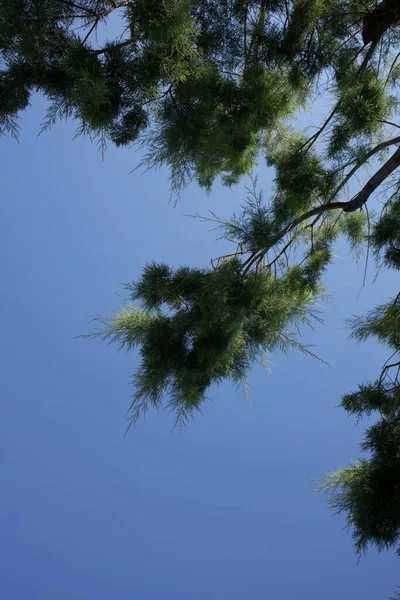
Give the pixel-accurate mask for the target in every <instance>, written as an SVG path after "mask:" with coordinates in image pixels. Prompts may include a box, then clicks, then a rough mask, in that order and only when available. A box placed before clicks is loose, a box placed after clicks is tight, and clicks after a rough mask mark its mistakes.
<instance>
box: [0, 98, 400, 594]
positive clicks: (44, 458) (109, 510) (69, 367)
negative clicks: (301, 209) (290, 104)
mask: <svg viewBox="0 0 400 600" xmlns="http://www.w3.org/2000/svg"><path fill="white" fill-rule="evenodd" d="M43 110H44V107H43V103H42V102H41V100H40V99H36V101H35V102H34V104H33V107H32V108H31V109H30V110H29V111H28V112H27V113H26V114H25V115H24V117H23V119H22V123H21V124H22V127H23V131H22V135H21V139H20V144H19V145H18V144H16V143H15V142H13V141H11V140H9V139H4V138H3V139H2V140H1V141H0V143H1V162H2V195H1V199H0V213H1V216H0V223H1V224H0V227H1V238H0V244H1V256H2V290H3V291H2V295H1V309H2V310H1V313H2V318H3V324H2V350H1V353H2V356H1V362H0V365H1V371H2V376H1V392H2V393H1V396H2V403H1V419H0V429H1V431H0V446H1V455H0V461H1V465H0V475H1V495H0V518H1V523H0V531H1V535H0V600H50V599H51V600H72V599H73V600H81V599H82V600H83V599H85V600H87V599H96V600H106V599H107V600H110V599H113V600H127V599H133V598H135V599H137V600H159V599H160V598H164V599H174V600H200V599H201V600H205V599H207V600H221V599H225V598H226V599H229V600H243V599H245V598H246V599H247V598H248V599H251V600H261V599H263V600H264V599H267V598H273V599H274V600H275V599H276V600H292V599H293V598H300V599H303V598H304V599H306V600H321V598H324V600H337V599H338V598H340V599H342V600H347V599H348V600H355V599H358V598H362V599H363V600H376V599H378V598H382V599H384V598H387V597H388V596H389V595H390V594H391V592H392V591H393V590H394V588H395V586H396V585H398V584H400V573H399V570H398V561H397V560H396V559H395V558H394V557H393V556H391V555H390V554H381V555H377V554H375V553H374V552H373V551H371V552H369V554H368V556H367V557H366V558H365V559H363V560H362V561H361V563H360V564H359V565H357V562H356V558H355V555H354V552H353V549H352V542H351V538H350V536H349V534H348V533H347V532H346V531H345V530H343V520H342V519H341V518H338V517H333V516H332V515H331V514H330V513H329V511H328V510H327V509H326V508H325V507H324V498H323V497H322V496H321V495H319V494H315V493H313V492H312V490H313V488H314V487H315V483H314V482H313V481H312V479H314V478H318V477H320V476H323V474H324V473H325V472H326V471H328V470H335V469H337V468H339V467H342V466H345V465H347V464H348V463H349V462H350V461H351V460H353V459H356V458H357V457H358V456H359V451H358V443H359V440H360V437H361V435H362V433H363V429H364V425H363V424H360V425H359V426H357V427H356V426H355V422H354V421H352V420H351V419H349V418H348V417H347V416H346V415H345V414H344V412H342V411H341V410H340V409H338V408H335V406H336V405H337V404H338V403H339V401H340V396H341V394H342V393H344V392H346V391H350V390H352V389H354V388H355V386H356V385H357V383H358V382H360V381H362V380H363V379H364V378H366V377H371V378H373V377H374V376H375V375H376V374H377V373H378V370H379V368H380V365H381V363H382V362H383V360H384V359H385V358H386V352H385V351H384V349H383V348H381V347H380V346H378V345H376V344H375V343H374V342H371V343H368V344H365V345H363V346H359V347H357V346H356V345H355V344H353V343H351V342H346V336H347V333H346V331H345V329H344V325H343V321H342V320H343V318H344V317H345V316H347V315H349V314H350V313H354V312H362V311H364V310H366V309H368V308H370V307H372V306H373V305H374V304H376V303H378V302H380V301H384V300H385V299H386V298H387V297H388V296H389V295H390V294H393V293H395V292H396V293H397V291H398V289H397V287H398V285H397V286H396V281H395V277H394V275H390V274H381V276H380V278H379V280H378V282H377V283H375V284H374V285H373V286H371V285H368V286H367V288H366V289H365V290H364V292H363V293H362V294H361V296H360V298H359V299H358V300H357V295H358V292H359V289H360V286H361V283H362V266H361V267H360V269H359V270H357V268H356V267H355V266H354V264H353V263H352V261H350V260H349V259H348V257H347V255H346V252H345V250H344V249H342V248H339V250H338V253H339V254H341V256H342V258H341V259H338V261H337V263H336V265H335V266H334V267H332V268H331V270H330V271H329V273H328V275H327V278H326V280H327V283H328V284H329V285H330V288H331V291H332V292H333V293H334V305H332V306H327V309H326V312H327V314H326V325H325V327H318V328H317V330H316V331H315V332H311V331H308V332H305V334H304V341H308V342H311V343H314V344H316V350H317V351H318V353H319V354H320V355H321V356H322V358H324V359H325V360H326V361H328V362H329V363H330V365H331V367H330V368H329V367H327V366H325V365H323V364H322V363H318V362H316V361H312V360H311V359H308V358H306V357H303V356H299V355H296V354H291V355H290V357H289V358H285V357H282V356H277V357H274V358H273V362H274V363H275V366H274V368H273V370H272V373H271V375H269V376H268V377H266V376H265V375H264V373H263V371H262V370H261V368H256V369H255V370H254V372H253V374H252V376H251V388H250V396H251V402H249V401H248V400H246V399H245V398H244V397H243V396H242V394H241V393H240V392H236V391H235V390H234V389H233V387H232V386H231V385H230V384H225V385H222V386H221V387H220V388H218V389H213V390H212V392H211V393H212V398H213V402H212V403H209V404H207V405H205V406H204V411H203V415H199V416H198V417H197V418H196V420H195V421H194V422H193V423H191V424H190V425H189V426H188V427H187V428H186V429H185V430H184V431H183V433H181V434H178V433H174V434H172V433H171V430H172V425H173V421H172V418H171V416H170V415H168V414H167V413H165V412H160V413H155V412H151V413H149V414H148V416H147V417H146V418H145V419H144V420H142V421H140V422H139V423H138V425H137V427H136V428H135V429H132V430H131V431H130V433H129V435H128V436H127V437H125V438H124V437H123V434H124V431H125V427H126V422H125V421H124V414H125V411H126V409H127V406H128V403H129V394H130V389H129V385H128V379H129V376H130V374H131V373H132V372H133V370H134V369H135V367H136V365H137V361H138V358H137V355H136V354H135V353H131V354H126V355H125V354H122V353H117V352H116V348H114V347H106V346H102V345H100V344H99V343H98V342H96V341H87V340H82V339H74V336H76V335H79V334H82V333H87V332H88V331H90V326H89V325H88V322H89V321H90V319H92V318H93V317H94V316H96V314H100V315H106V314H107V313H108V310H109V309H110V308H117V307H118V306H120V304H121V299H120V298H119V297H118V296H117V295H116V294H121V293H122V294H123V288H122V286H121V283H123V282H126V281H130V280H133V279H135V278H136V277H137V276H138V275H139V274H140V271H141V267H142V266H143V264H144V263H145V262H146V261H150V260H153V259H154V260H163V261H167V262H169V263H171V264H174V265H179V264H190V265H195V264H196V265H206V264H208V262H209V260H210V258H212V257H215V256H218V255H219V254H220V253H221V248H222V246H220V245H218V243H217V242H216V241H215V234H214V233H208V232H207V226H206V225H202V224H201V223H199V222H197V221H193V220H190V219H187V218H185V216H184V215H185V213H195V212H200V213H206V211H207V210H208V209H212V210H213V211H215V212H217V213H218V214H221V215H229V214H230V213H231V212H232V211H233V210H234V209H235V208H237V207H238V205H239V204H240V202H241V199H242V197H243V194H242V193H241V190H240V189H239V190H235V191H234V192H230V191H228V190H226V189H225V190H224V189H221V188H220V187H218V186H217V187H216V188H215V190H214V191H213V193H212V194H211V195H210V196H208V197H207V196H205V194H204V193H203V192H202V191H200V190H199V189H197V187H195V186H193V187H191V188H190V189H188V190H186V191H185V193H184V194H183V197H182V199H181V201H180V203H179V204H178V206H177V207H176V208H173V206H172V205H171V204H169V203H168V194H169V192H168V182H167V178H168V174H167V173H166V172H165V171H163V170H160V171H158V172H151V173H147V174H140V173H137V172H136V173H133V174H129V171H130V170H131V168H132V167H133V166H134V165H135V164H136V163H137V161H138V158H139V157H138V155H137V154H135V152H134V151H132V150H116V149H114V148H112V147H110V148H109V151H108V152H107V155H106V158H105V161H104V162H102V161H101V156H100V155H99V153H98V152H97V151H96V148H95V147H94V146H93V145H91V143H90V142H89V140H87V139H77V140H72V137H73V134H74V125H73V124H71V123H68V124H61V125H58V126H57V127H55V128H54V129H53V130H52V131H51V132H50V133H47V134H44V135H42V136H41V137H37V132H38V130H39V126H40V122H41V120H42V117H43ZM259 182H260V184H261V185H262V186H263V187H264V189H265V190H266V192H267V193H268V190H269V186H270V175H269V173H267V171H266V170H263V169H261V171H260V177H259ZM373 277H374V271H373V270H371V271H370V273H369V276H368V282H369V283H370V282H371V280H372V279H373Z"/></svg>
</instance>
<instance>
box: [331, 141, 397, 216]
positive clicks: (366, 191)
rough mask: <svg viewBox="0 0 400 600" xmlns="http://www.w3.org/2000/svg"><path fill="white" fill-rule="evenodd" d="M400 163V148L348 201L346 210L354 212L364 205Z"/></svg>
mask: <svg viewBox="0 0 400 600" xmlns="http://www.w3.org/2000/svg"><path fill="white" fill-rule="evenodd" d="M399 165H400V148H397V150H396V152H395V153H394V154H392V156H391V157H390V158H389V160H387V161H386V162H385V164H384V165H382V167H381V168H380V169H378V171H377V172H376V173H375V174H374V175H373V176H372V177H371V178H370V179H369V180H368V181H367V183H366V184H365V185H364V187H363V188H362V190H361V191H360V192H359V193H358V194H357V196H356V197H355V198H353V200H351V201H350V202H347V203H346V205H345V207H344V208H343V210H344V212H354V211H356V210H358V209H359V208H361V207H362V206H364V204H365V203H366V202H367V200H368V199H369V197H370V196H371V194H372V193H373V192H374V191H375V190H376V189H377V188H378V187H379V186H380V185H381V183H383V181H385V179H387V178H388V177H389V176H390V175H391V174H392V173H393V171H395V170H396V169H397V167H398V166H399Z"/></svg>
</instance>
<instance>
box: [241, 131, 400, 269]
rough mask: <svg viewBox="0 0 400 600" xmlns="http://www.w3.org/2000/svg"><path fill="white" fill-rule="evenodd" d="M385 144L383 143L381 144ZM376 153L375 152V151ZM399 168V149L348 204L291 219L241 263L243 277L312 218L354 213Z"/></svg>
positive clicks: (327, 206)
mask: <svg viewBox="0 0 400 600" xmlns="http://www.w3.org/2000/svg"><path fill="white" fill-rule="evenodd" d="M383 143H385V142H383ZM375 151H376V152H377V150H375ZM398 166H400V148H398V149H397V150H396V152H395V153H394V154H393V155H392V156H391V157H390V158H389V160H388V161H386V163H385V164H384V165H383V166H382V167H381V168H380V169H379V170H378V171H377V172H376V173H375V174H374V175H373V176H372V177H371V178H370V179H369V180H368V181H367V183H366V184H365V186H364V187H363V188H362V190H361V191H360V192H359V193H358V194H357V195H356V196H355V197H354V198H352V200H350V201H349V202H328V203H327V204H322V205H321V206H316V207H314V208H312V209H311V210H309V211H307V212H305V213H304V214H302V215H300V216H299V217H297V218H296V219H293V221H291V222H290V223H288V224H287V225H285V227H284V228H283V229H281V231H280V232H279V233H278V234H277V235H276V237H275V238H274V240H273V242H272V243H271V244H270V245H269V247H268V248H264V249H262V250H259V251H258V252H255V253H253V254H251V255H250V257H249V258H248V259H247V260H246V261H245V262H244V263H243V265H242V269H244V270H243V275H246V273H247V272H248V271H249V270H250V269H251V267H252V266H253V265H254V263H255V262H257V261H258V260H259V259H260V258H261V257H262V256H263V255H264V254H265V252H266V251H267V250H269V248H271V247H272V246H274V245H275V244H278V243H279V242H280V241H281V240H282V239H283V238H284V237H285V236H286V235H287V234H288V233H290V231H292V230H293V229H295V228H296V227H298V226H299V225H301V224H302V223H304V222H305V221H308V219H311V218H312V217H318V216H320V215H322V214H324V213H326V212H329V211H332V210H342V211H343V212H345V213H350V212H355V211H356V210H358V209H360V208H362V206H364V204H365V203H366V202H367V201H368V199H369V197H370V196H371V194H372V193H373V192H374V191H375V190H376V189H377V188H378V187H379V186H380V185H381V183H382V182H383V181H384V180H385V179H387V177H389V176H390V175H391V174H392V173H393V171H394V170H395V169H397V167H398Z"/></svg>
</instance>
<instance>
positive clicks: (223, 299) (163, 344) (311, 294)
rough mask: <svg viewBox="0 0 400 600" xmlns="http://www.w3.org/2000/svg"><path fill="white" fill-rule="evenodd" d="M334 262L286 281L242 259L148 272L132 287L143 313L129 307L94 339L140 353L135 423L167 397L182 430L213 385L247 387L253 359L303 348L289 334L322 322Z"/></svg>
mask: <svg viewBox="0 0 400 600" xmlns="http://www.w3.org/2000/svg"><path fill="white" fill-rule="evenodd" d="M328 259H329V254H324V257H323V259H322V260H316V259H315V257H314V256H310V258H309V259H308V261H306V263H305V264H304V266H302V267H299V266H295V267H293V268H292V269H289V270H287V271H286V273H285V276H283V277H281V278H279V279H275V278H274V277H272V276H271V274H270V273H269V272H268V271H262V270H260V271H259V272H249V273H247V274H246V275H244V274H243V270H242V268H241V267H242V265H241V263H240V261H238V260H237V259H235V258H233V259H229V260H226V261H224V262H223V263H222V264H221V266H220V267H219V268H218V269H215V270H214V269H190V268H187V267H181V268H179V269H175V270H174V269H171V268H170V267H168V265H165V264H155V263H152V264H149V265H147V266H146V268H145V269H144V272H143V275H142V277H141V279H140V280H139V281H138V282H137V283H134V284H131V285H128V286H127V288H128V290H129V292H130V297H131V300H133V301H140V302H141V304H142V306H143V308H142V309H141V310H140V309H138V308H136V306H134V305H128V306H127V307H126V308H125V309H123V310H122V311H121V312H120V313H117V314H115V315H113V316H112V317H111V318H110V319H104V320H102V323H103V327H102V328H100V330H99V331H97V332H95V333H94V334H93V335H94V336H99V337H101V338H102V339H103V340H106V341H110V342H117V343H118V344H119V345H120V347H121V348H125V349H127V350H129V349H131V348H132V347H134V346H137V345H140V346H141V357H142V361H141V364H140V367H139V368H138V370H137V372H136V374H135V375H134V377H133V380H134V384H135V390H136V391H135V394H134V400H133V403H132V406H131V418H132V419H133V420H134V421H135V420H136V419H137V418H138V416H139V415H140V413H141V412H145V411H146V410H147V408H148V406H149V405H152V406H155V407H157V408H158V407H160V406H161V405H162V400H163V396H164V394H167V395H168V402H167V406H168V407H169V408H170V409H172V410H173V411H174V413H175V417H176V420H177V424H179V425H181V424H183V423H184V422H185V421H186V420H187V418H188V417H189V416H191V414H192V413H193V411H195V410H198V409H199V408H200V406H201V404H202V402H203V401H204V400H205V398H206V393H207V390H208V388H209V387H210V385H212V384H215V383H219V382H221V381H222V380H223V379H227V378H229V379H232V380H233V381H234V382H235V383H236V384H240V383H243V382H244V380H245V378H246V373H247V371H248V370H249V368H250V366H251V364H252V362H253V361H254V360H257V359H258V360H262V358H263V356H264V355H265V354H266V353H269V352H271V351H272V350H274V349H276V348H280V349H283V350H286V349H287V348H289V347H291V346H294V347H298V346H300V345H299V343H298V342H296V339H295V337H294V335H293V331H291V330H290V328H293V327H294V328H295V329H298V327H299V326H300V324H302V323H304V322H309V321H310V319H311V317H312V316H314V317H315V318H318V317H317V313H316V311H315V306H314V305H315V302H316V299H317V297H318V294H320V292H321V290H320V287H319V285H318V284H317V279H318V275H319V272H320V271H321V270H323V268H324V266H325V264H326V262H327V260H328ZM304 350H305V351H307V349H306V348H304Z"/></svg>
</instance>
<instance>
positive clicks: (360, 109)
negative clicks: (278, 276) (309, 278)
mask: <svg viewBox="0 0 400 600" xmlns="http://www.w3.org/2000/svg"><path fill="white" fill-rule="evenodd" d="M372 8H373V3H371V2H358V1H355V0H354V1H352V2H343V1H341V0H312V1H307V2H306V1H304V0H263V1H262V2H260V1H258V0H257V1H256V0H236V1H235V2H230V1H229V0H220V1H218V2H217V1H216V0H129V1H127V0H126V1H119V2H110V1H109V0H99V1H97V0H82V1H79V2H75V3H74V2H70V1H68V0H42V1H40V2H39V1H38V0H2V1H1V2H0V55H1V59H2V63H1V70H0V127H1V130H2V131H3V132H5V131H9V132H11V133H12V134H13V135H17V132H18V127H17V121H16V119H17V117H18V115H19V113H20V112H21V111H22V110H24V109H26V108H27V106H28V105H29V99H30V96H31V94H32V93H33V92H35V91H40V92H42V93H43V94H44V95H45V97H47V98H48V99H49V101H50V109H49V113H48V115H47V118H46V120H45V123H44V128H46V127H48V126H50V125H52V124H54V122H55V121H56V120H57V119H58V118H69V117H73V118H75V119H77V121H78V122H79V123H80V124H79V128H78V131H79V132H81V133H87V134H88V135H90V136H92V137H99V136H100V137H101V138H102V139H104V140H107V139H111V140H112V141H113V142H114V143H116V144H117V145H118V146H122V145H129V144H133V143H139V144H142V145H144V146H145V150H146V158H145V161H144V162H145V164H146V166H148V167H158V166H160V165H167V166H168V167H169V168H170V171H171V183H172V191H173V192H176V193H179V191H180V189H181V188H182V187H183V186H185V185H187V184H188V183H189V182H190V181H191V180H192V179H193V178H195V179H196V180H197V182H198V183H199V184H200V185H201V186H203V187H205V188H206V189H210V187H211V186H212V184H213V182H214V181H215V179H216V178H217V177H221V178H222V180H223V182H224V183H225V184H227V185H233V184H235V183H237V182H238V180H239V179H240V178H241V177H242V176H243V175H247V174H249V173H251V171H252V170H253V169H254V167H255V165H256V163H257V160H258V158H259V154H260V150H261V149H262V148H264V147H265V141H266V140H267V141H268V140H271V139H272V137H273V136H274V135H275V134H276V133H277V131H279V130H280V129H281V127H282V123H283V122H285V121H288V120H290V119H291V118H292V117H293V116H294V115H295V114H296V112H297V111H298V110H299V109H301V108H303V107H304V106H305V105H306V102H309V101H311V102H312V101H313V100H314V99H315V97H316V94H318V93H319V91H320V86H321V81H322V82H325V81H327V82H328V81H329V82H331V81H332V82H333V84H332V85H325V88H327V89H329V90H330V91H331V92H333V96H334V97H335V99H336V100H335V101H336V109H335V118H334V119H333V120H331V121H330V122H329V127H326V126H322V129H323V130H324V137H323V138H322V136H319V135H318V136H317V137H316V138H315V139H317V138H319V142H320V143H322V141H323V144H324V145H325V148H324V150H323V151H320V150H319V151H318V152H313V153H311V152H310V149H311V146H312V143H313V142H312V143H310V144H306V146H305V148H303V151H301V150H300V147H301V145H302V144H303V143H304V142H305V141H306V138H305V136H304V135H303V136H301V135H300V134H299V135H298V136H297V137H296V136H294V137H292V138H291V139H288V140H287V141H286V144H281V148H280V151H279V154H276V155H274V156H273V158H271V156H272V155H271V153H270V152H269V149H268V148H267V155H268V159H269V160H272V162H273V164H274V166H275V167H276V169H277V178H276V182H277V186H278V189H279V190H280V198H279V201H278V200H277V203H276V210H277V215H278V213H279V214H280V218H281V220H282V222H284V221H285V220H287V219H289V218H291V217H292V216H294V215H297V214H299V212H301V211H302V210H306V207H308V206H311V204H312V203H313V202H314V201H315V200H318V201H321V199H322V201H323V202H325V201H326V199H327V198H328V197H329V191H332V189H333V186H334V185H335V176H334V174H333V170H332V169H331V165H326V164H323V160H324V157H325V155H326V154H327V153H328V154H329V156H330V157H331V158H334V159H335V161H336V160H337V161H339V162H340V161H342V164H343V160H342V159H346V160H347V159H348V155H349V153H351V151H352V149H354V144H355V143H357V144H359V143H361V142H360V139H361V140H362V142H363V143H364V142H365V139H366V138H371V137H372V136H376V137H377V136H379V135H382V131H381V130H382V123H381V121H382V120H386V119H388V117H389V115H390V114H391V111H393V108H394V101H393V92H395V90H396V86H397V79H396V76H395V74H396V72H397V71H398V69H397V59H396V58H395V56H396V54H395V51H396V44H397V43H398V36H397V37H396V35H397V34H396V32H395V31H394V30H393V29H392V28H389V29H388V32H387V36H386V37H384V39H383V40H382V44H383V46H382V49H381V52H380V54H379V57H378V55H377V53H368V52H369V51H368V50H367V49H364V48H363V42H362V37H361V34H360V31H359V29H360V27H359V26H360V21H362V19H363V17H364V16H366V15H368V11H369V10H370V9H372ZM114 12H117V14H119V16H120V23H121V31H120V35H116V37H115V38H114V39H112V40H109V41H107V42H106V43H105V44H104V46H103V47H101V48H98V47H95V42H96V33H97V30H98V28H99V27H102V26H103V24H107V20H108V19H109V18H110V17H111V15H112V14H113V13H114ZM363 61H366V62H365V63H364V62H363ZM268 145H269V142H268V143H267V146H268ZM320 145H322V144H320ZM284 146H285V147H284ZM336 172H340V168H339V171H336ZM286 204H287V206H288V207H290V208H288V209H287V208H286Z"/></svg>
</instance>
